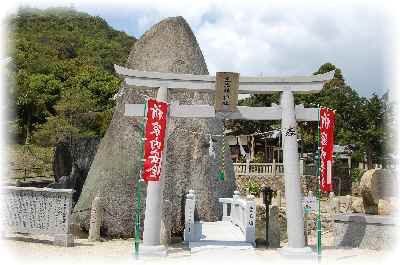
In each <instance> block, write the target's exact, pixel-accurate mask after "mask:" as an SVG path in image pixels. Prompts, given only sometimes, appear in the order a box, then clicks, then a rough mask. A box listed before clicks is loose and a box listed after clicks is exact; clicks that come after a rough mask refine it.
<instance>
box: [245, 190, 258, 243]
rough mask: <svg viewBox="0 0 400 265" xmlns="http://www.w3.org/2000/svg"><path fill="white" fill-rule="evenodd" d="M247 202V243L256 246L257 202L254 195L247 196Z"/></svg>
mask: <svg viewBox="0 0 400 265" xmlns="http://www.w3.org/2000/svg"><path fill="white" fill-rule="evenodd" d="M246 199H247V202H246V212H245V213H246V215H245V216H246V219H245V220H246V224H245V236H246V242H249V243H251V244H253V245H254V244H255V241H256V202H255V200H254V196H253V195H247V198H246Z"/></svg>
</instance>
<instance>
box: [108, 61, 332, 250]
mask: <svg viewBox="0 0 400 265" xmlns="http://www.w3.org/2000/svg"><path fill="white" fill-rule="evenodd" d="M115 70H116V72H117V73H118V74H119V75H120V76H122V77H123V78H124V81H125V83H126V85H127V86H129V87H132V88H135V87H149V88H158V93H157V99H159V100H162V101H166V99H167V94H168V89H181V90H182V89H189V90H196V91H202V92H214V90H215V82H216V81H215V77H213V76H202V75H188V74H184V75H180V74H172V73H158V72H143V71H136V70H132V69H127V68H124V67H121V66H117V65H115ZM333 74H334V71H331V72H329V73H326V74H322V75H315V76H309V77H260V78H255V77H241V78H240V82H239V89H238V93H244V94H249V93H250V94H270V93H273V92H281V100H280V105H279V106H277V105H274V106H272V107H241V106H239V107H237V111H234V112H227V113H218V112H215V110H214V106H208V105H174V104H172V105H170V116H172V117H180V118H215V117H216V118H225V119H248V120H281V121H282V126H281V127H282V128H281V129H282V135H283V136H282V140H283V141H282V144H283V166H284V177H285V196H286V215H287V234H288V246H287V247H284V248H282V249H280V253H281V254H282V255H284V256H288V257H296V258H299V257H302V256H308V257H309V256H312V250H311V248H309V247H306V246H305V238H304V213H303V206H302V194H301V183H300V171H299V154H298V143H297V121H317V120H318V109H317V108H304V107H303V106H295V104H294V93H317V92H319V91H320V90H321V89H322V87H323V84H324V83H325V82H327V81H329V80H331V79H332V78H333ZM143 109H144V108H143V104H126V105H125V115H126V116H136V117H143V116H144V113H143ZM166 141H167V140H166V139H165V142H166ZM165 150H166V147H165V149H164V152H165ZM163 165H164V166H165V163H163ZM162 172H163V169H162V170H161V177H162V174H163V173H162ZM160 205H161V194H160V182H159V181H158V182H149V184H148V186H147V197H146V210H145V219H144V232H143V245H141V247H140V254H141V255H166V248H165V246H163V245H161V243H160V232H161V216H160V214H161V209H160V207H161V206H160Z"/></svg>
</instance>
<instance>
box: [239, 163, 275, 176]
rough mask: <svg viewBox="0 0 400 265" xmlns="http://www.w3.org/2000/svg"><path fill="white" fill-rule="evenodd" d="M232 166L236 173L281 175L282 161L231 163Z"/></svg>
mask: <svg viewBox="0 0 400 265" xmlns="http://www.w3.org/2000/svg"><path fill="white" fill-rule="evenodd" d="M233 168H234V170H235V174H236V175H264V176H282V175H283V163H250V164H246V163H233Z"/></svg>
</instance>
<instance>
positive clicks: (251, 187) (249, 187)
mask: <svg viewBox="0 0 400 265" xmlns="http://www.w3.org/2000/svg"><path fill="white" fill-rule="evenodd" d="M244 188H245V189H246V192H247V194H249V195H254V196H258V195H260V191H261V186H260V184H258V182H257V181H255V180H251V179H250V180H248V181H247V182H246V183H245V184H244Z"/></svg>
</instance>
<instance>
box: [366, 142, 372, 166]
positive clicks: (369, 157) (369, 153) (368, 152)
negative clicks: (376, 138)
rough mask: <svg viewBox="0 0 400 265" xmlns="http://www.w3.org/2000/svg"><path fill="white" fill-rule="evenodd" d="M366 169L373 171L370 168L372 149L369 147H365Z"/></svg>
mask: <svg viewBox="0 0 400 265" xmlns="http://www.w3.org/2000/svg"><path fill="white" fill-rule="evenodd" d="M367 167H368V169H373V167H372V147H371V145H368V146H367Z"/></svg>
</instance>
